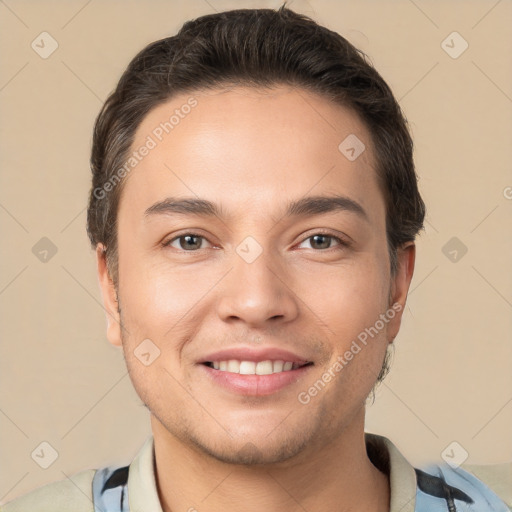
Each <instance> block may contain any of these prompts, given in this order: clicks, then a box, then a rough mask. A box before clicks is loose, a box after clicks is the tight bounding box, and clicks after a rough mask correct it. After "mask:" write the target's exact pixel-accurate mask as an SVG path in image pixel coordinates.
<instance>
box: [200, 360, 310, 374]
mask: <svg viewBox="0 0 512 512" xmlns="http://www.w3.org/2000/svg"><path fill="white" fill-rule="evenodd" d="M202 364H204V365H205V366H208V367H209V368H212V369H214V370H218V371H220V372H228V373H237V374H240V375H271V374H273V373H283V372H290V371H293V370H298V369H299V368H303V367H304V366H311V365H313V363H312V362H306V363H293V362H291V361H281V360H276V361H274V360H267V361H259V362H255V361H240V360H237V359H230V360H227V361H206V362H204V363H202Z"/></svg>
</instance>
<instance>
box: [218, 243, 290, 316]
mask: <svg viewBox="0 0 512 512" xmlns="http://www.w3.org/2000/svg"><path fill="white" fill-rule="evenodd" d="M232 267H233V268H232V271H231V272H230V273H229V274H228V276H227V278H226V280H225V282H224V285H223V287H222V291H221V298H220V300H219V301H218V304H219V306H218V314H219V316H221V317H222V319H224V320H227V319H229V318H235V317H236V318H238V319H240V320H241V321H244V322H247V323H250V324H252V325H254V326H256V325H258V324H262V323H264V322H266V321H267V320H270V319H272V318H278V317H279V318H281V320H282V321H287V320H291V319H292V318H294V317H295V316H296V315H297V304H296V300H295V297H294V296H293V293H292V291H291V290H290V288H289V285H288V284H287V283H286V276H285V275H284V273H283V271H282V269H283V265H282V264H281V262H279V261H278V258H277V256H276V255H275V254H274V253H273V252H272V251H271V250H269V249H264V248H263V247H262V246H261V245H260V244H259V243H258V242H257V241H256V240H255V239H254V238H252V237H247V238H246V239H244V240H243V241H242V242H241V243H240V244H239V245H238V246H237V248H236V252H235V253H233V259H232Z"/></svg>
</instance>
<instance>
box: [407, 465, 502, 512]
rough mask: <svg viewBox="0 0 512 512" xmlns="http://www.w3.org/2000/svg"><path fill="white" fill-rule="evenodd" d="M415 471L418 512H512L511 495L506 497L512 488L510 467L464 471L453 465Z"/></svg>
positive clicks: (500, 466)
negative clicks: (461, 511)
mask: <svg viewBox="0 0 512 512" xmlns="http://www.w3.org/2000/svg"><path fill="white" fill-rule="evenodd" d="M481 468H485V469H484V470H482V469H481ZM507 468H508V475H507ZM479 469H480V471H478V470H479ZM414 470H415V472H416V478H417V486H418V487H417V494H416V503H417V508H416V510H418V512H423V511H429V512H431V511H432V512H434V511H437V510H440V511H441V510H459V508H458V507H461V506H462V507H464V508H463V510H467V511H475V512H476V511H478V512H487V511H488V512H491V511H492V512H509V511H510V510H511V509H510V508H509V507H510V494H508V496H506V495H505V494H507V493H505V494H503V492H504V491H505V490H506V489H510V487H511V482H510V479H509V478H510V471H511V469H510V465H509V464H505V465H496V466H467V467H464V469H463V468H462V467H452V466H451V465H449V464H429V465H427V466H424V467H421V468H414ZM477 475H478V476H477ZM484 479H485V481H484ZM507 480H508V481H507ZM486 482H487V483H486ZM488 484H489V485H488Z"/></svg>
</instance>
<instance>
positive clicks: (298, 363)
mask: <svg viewBox="0 0 512 512" xmlns="http://www.w3.org/2000/svg"><path fill="white" fill-rule="evenodd" d="M191 98H193V99H191ZM185 105H189V107H185ZM173 114H174V118H171V116H172V115H173ZM170 118H171V121H170V123H169V119H170ZM166 121H167V122H168V125H165V122H166ZM167 132H168V133H167ZM348 136H351V137H352V138H351V139H348V140H349V142H350V141H352V144H348V149H347V143H345V144H346V145H345V146H344V145H343V144H342V150H340V149H339V146H340V143H342V141H344V140H345V139H346V138H347V137H348ZM354 136H356V137H357V139H359V141H361V142H362V143H363V144H364V147H365V149H364V151H363V152H362V153H361V154H360V155H359V156H358V157H357V158H355V159H354V155H356V156H357V152H358V150H359V149H360V148H361V147H362V146H354V140H355V139H354V138H353V137H354ZM142 146H146V147H148V148H150V149H149V150H148V151H144V150H142V151H140V152H139V153H146V154H145V156H143V157H141V158H140V161H138V163H137V165H136V166H134V167H133V169H132V170H131V171H130V173H129V175H128V176H127V178H126V182H125V184H124V188H123V191H122V195H121V200H120V204H119V211H118V254H119V288H118V298H119V307H120V312H118V310H117V304H116V302H115V293H114V291H113V287H112V282H111V281H110V280H109V278H108V275H107V273H106V270H105V263H104V257H103V255H102V253H101V251H100V250H99V249H100V248H98V252H97V254H98V270H99V275H100V283H101V286H102V292H103V296H104V301H105V305H106V307H107V309H108V311H109V312H110V313H111V315H112V317H111V319H110V320H109V326H108V338H109V341H110V342H111V343H113V344H114V345H118V346H122V348H123V351H124V356H125V359H126V363H127V366H128V370H129V373H130V377H131V379H132V382H133V385H134V387H135V389H136V391H137V393H138V395H139V396H140V398H141V399H142V401H143V402H144V404H146V406H147V407H148V408H149V410H150V411H151V413H152V422H153V425H154V426H158V429H159V430H160V431H161V432H165V433H166V435H171V436H173V437H174V438H177V439H179V440H181V441H182V442H184V443H187V444H188V445H190V446H193V447H194V448H195V449H198V450H200V451H202V452H203V453H207V454H209V455H211V456H213V457H215V458H217V459H219V460H223V461H229V462H235V463H237V462H238V463H254V462H260V463H261V462H267V463H270V462H279V461H285V460H287V459H289V458H290V457H293V456H297V455H299V454H301V453H307V452H308V451H312V450H317V449H319V447H321V446H322V445H326V444H327V443H329V442H330V441H332V439H333V438H335V436H337V435H339V433H340V432H341V431H342V430H343V429H346V428H349V427H350V425H354V424H356V423H357V422H359V423H358V424H359V425H361V424H362V422H361V419H362V418H364V403H365V399H366V397H367V396H368V393H369V392H370V390H371V389H372V387H373V385H374V383H375V380H376V378H377V375H378V373H379V371H380V368H381V365H382V361H383V358H384V355H385V351H386V348H387V346H388V343H389V341H390V340H392V339H393V338H394V337H395V336H396V334H397V332H398V329H399V324H400V317H401V312H402V310H403V306H404V303H405V297H406V293H407V288H408V286H409V283H410V279H411V277H412V268H413V262H414V246H413V245H412V244H411V245H410V246H409V247H408V248H406V249H404V250H403V251H400V252H399V263H400V268H399V271H398V272H397V274H396V276H391V275H390V268H389V266H390V265H389V256H388V250H387V243H386V225H385V204H384V198H383V193H382V190H381V188H380V186H379V183H378V180H377V176H376V173H375V170H374V169H375V160H374V156H373V149H372V143H371V140H370V136H369V133H368V131H367V130H366V129H365V127H364V125H363V124H362V123H361V122H360V120H359V119H358V117H357V116H356V115H355V114H354V113H353V112H351V111H350V110H348V109H346V108H344V107H341V106H339V105H335V104H333V103H331V102H329V101H328V100H326V99H324V98H323V97H320V96H317V95H315V94H313V93H310V92H307V91H305V90H297V89H292V88H288V87H284V86H283V87H278V88H275V89H273V90H271V91H269V90H265V91H261V90H256V89H251V88H233V89H228V90H216V91H208V92H197V93H194V94H191V95H181V96H176V97H175V98H173V99H172V100H170V101H168V102H167V103H165V104H163V105H161V106H159V107H157V108H155V109H154V110H152V111H151V112H149V114H148V115H147V116H146V118H145V119H144V121H143V122H142V124H141V125H140V126H139V128H138V130H137V133H136V137H135V140H134V143H133V150H138V149H139V148H141V147H142ZM351 147H353V148H354V151H352V150H351V149H350V148H351ZM139 156H140V154H139ZM347 156H348V157H350V158H348V157H347ZM393 304H395V306H394V307H393ZM112 318H113V319H112ZM120 324H121V325H122V328H121V327H120ZM365 334H366V336H365ZM356 347H358V348H356ZM350 354H351V355H350ZM290 367H291V368H290ZM247 443H252V445H253V446H252V449H251V450H248V446H250V445H248V444H247Z"/></svg>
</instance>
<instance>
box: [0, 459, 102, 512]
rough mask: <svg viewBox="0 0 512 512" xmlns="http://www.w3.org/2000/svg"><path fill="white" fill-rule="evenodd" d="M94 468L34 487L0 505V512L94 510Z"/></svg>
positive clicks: (79, 511) (87, 511) (78, 511)
mask: <svg viewBox="0 0 512 512" xmlns="http://www.w3.org/2000/svg"><path fill="white" fill-rule="evenodd" d="M95 472H96V470H94V469H88V470H85V471H81V472H79V473H76V474H75V475H73V476H71V477H70V478H66V479H65V480H60V481H58V482H52V483H50V484H46V485H44V486H42V487H39V488H37V489H34V490H33V491H30V492H29V493H27V494H24V495H23V496H20V497H18V498H15V499H14V500H12V501H9V502H8V503H6V504H4V505H1V506H0V512H27V511H29V510H30V511H31V512H47V511H48V510H51V511H52V512H69V511H70V510H72V511H73V512H94V505H93V502H92V481H93V478H94V474H95Z"/></svg>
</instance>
